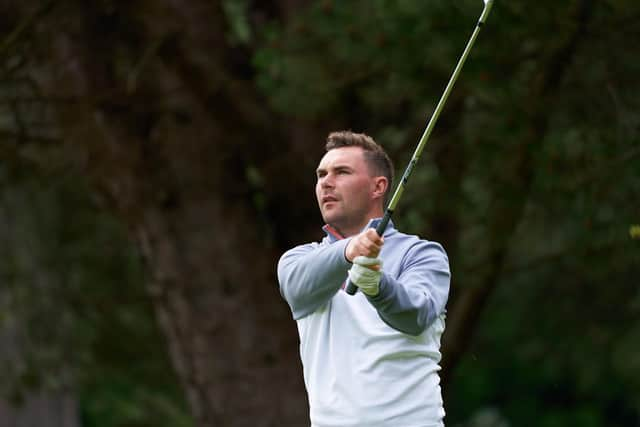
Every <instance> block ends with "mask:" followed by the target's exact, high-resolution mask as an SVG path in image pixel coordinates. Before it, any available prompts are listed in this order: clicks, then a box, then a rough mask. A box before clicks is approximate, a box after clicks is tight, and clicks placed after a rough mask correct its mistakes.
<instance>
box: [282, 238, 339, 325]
mask: <svg viewBox="0 0 640 427" xmlns="http://www.w3.org/2000/svg"><path fill="white" fill-rule="evenodd" d="M349 240H350V239H343V240H339V241H337V242H335V243H332V244H326V245H322V244H317V243H310V244H307V245H301V246H297V247H295V248H293V249H291V250H289V251H287V252H285V254H284V255H282V257H281V258H280V261H279V262H278V282H279V284H280V293H281V294H282V297H283V298H284V299H285V300H286V301H287V303H288V304H289V307H290V308H291V312H292V313H293V318H294V319H296V320H298V319H300V318H302V317H305V316H308V315H309V314H311V313H313V312H314V311H316V310H317V309H318V308H319V307H321V306H322V305H324V304H325V303H326V302H327V301H328V300H329V299H330V298H331V297H333V295H335V293H336V292H337V291H338V290H339V289H340V287H341V286H342V283H343V282H344V281H345V280H346V277H347V270H348V269H349V267H351V263H350V262H349V261H347V259H346V258H345V256H344V250H345V248H346V246H347V243H348V242H349Z"/></svg>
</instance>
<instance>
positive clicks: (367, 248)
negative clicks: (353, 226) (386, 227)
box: [344, 228, 384, 270]
mask: <svg viewBox="0 0 640 427" xmlns="http://www.w3.org/2000/svg"><path fill="white" fill-rule="evenodd" d="M383 244H384V239H383V238H382V237H380V236H378V233H376V230H375V229H374V228H368V229H366V230H365V231H363V232H362V233H360V234H358V235H356V236H354V237H352V238H351V241H350V242H349V243H348V244H347V247H346V249H345V251H344V256H345V258H347V261H349V262H353V260H354V259H355V258H356V257H358V256H364V257H367V258H377V257H378V254H379V253H380V249H382V245H383ZM371 269H372V270H376V269H379V266H378V265H373V266H371Z"/></svg>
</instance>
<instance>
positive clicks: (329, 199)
mask: <svg viewBox="0 0 640 427" xmlns="http://www.w3.org/2000/svg"><path fill="white" fill-rule="evenodd" d="M320 201H321V202H322V204H323V205H324V204H327V203H331V202H337V201H338V199H337V198H336V197H334V196H322V198H321V199H320Z"/></svg>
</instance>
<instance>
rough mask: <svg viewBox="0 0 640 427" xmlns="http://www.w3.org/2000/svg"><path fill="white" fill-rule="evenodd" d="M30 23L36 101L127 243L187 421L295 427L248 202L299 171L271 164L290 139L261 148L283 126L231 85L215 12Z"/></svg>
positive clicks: (282, 342)
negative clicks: (126, 234) (124, 229)
mask: <svg viewBox="0 0 640 427" xmlns="http://www.w3.org/2000/svg"><path fill="white" fill-rule="evenodd" d="M35 25H36V27H35V28H36V31H35V32H34V33H33V34H32V35H33V36H34V40H35V41H36V43H35V46H34V47H33V49H34V50H35V55H36V57H40V58H44V59H43V60H42V62H34V63H33V64H31V67H32V68H31V74H32V76H34V77H35V78H37V81H38V86H39V87H40V88H41V90H42V91H43V95H44V96H45V97H47V98H50V99H59V98H65V99H69V98H71V99H72V102H67V103H64V104H60V105H55V113H56V115H57V117H58V120H59V123H60V126H61V132H62V135H63V136H64V138H63V140H64V144H65V146H64V147H63V148H64V150H65V153H66V155H67V156H69V157H71V158H73V159H74V160H75V165H76V166H77V168H78V169H79V170H81V171H82V172H83V173H84V174H85V175H86V176H87V177H88V178H89V179H90V181H91V182H92V183H93V185H94V187H95V188H96V189H97V194H98V195H99V196H100V198H101V202H102V203H104V205H105V207H107V208H108V209H110V210H111V211H112V212H114V213H115V214H116V215H117V216H118V217H119V218H120V219H121V220H122V221H123V222H124V223H126V224H127V225H128V227H129V229H130V230H131V235H132V238H133V239H134V240H135V241H136V242H137V243H138V244H139V245H140V248H141V252H142V254H143V255H144V259H145V261H146V263H147V266H148V271H149V286H148V288H149V294H150V296H151V298H152V299H153V303H154V307H155V311H156V314H157V318H158V321H159V323H160V325H161V327H162V330H163V332H164V334H165V336H166V340H167V345H168V347H169V349H170V353H171V357H172V360H173V364H174V366H175V369H176V370H177V372H178V374H179V378H180V379H181V381H182V384H183V386H184V388H185V390H186V394H187V398H188V402H189V405H190V408H191V411H192V413H193V415H194V418H195V420H196V423H197V425H198V426H298V425H304V424H306V423H307V422H308V421H307V420H308V405H307V402H306V393H305V391H304V385H303V382H302V371H301V366H300V362H299V359H298V352H297V346H298V342H297V333H296V330H295V322H294V321H293V320H292V318H291V314H290V312H289V309H288V307H287V306H286V304H285V303H284V301H283V300H282V299H281V298H280V295H279V292H278V288H277V280H276V276H275V268H276V266H275V264H276V261H277V257H278V255H279V252H280V251H281V248H277V247H276V246H274V244H273V232H274V231H273V230H268V229H266V228H263V227H262V226H261V222H260V220H259V218H260V215H265V214H268V207H265V206H264V204H263V203H261V202H260V201H259V200H257V199H256V197H257V196H259V195H260V194H259V193H261V192H265V193H268V192H270V191H271V192H273V193H274V194H278V191H277V190H273V191H272V190H270V189H269V188H265V186H266V185H267V184H264V182H262V181H266V182H270V180H272V181H273V182H287V181H288V182H291V183H292V185H293V186H295V185H296V184H295V183H296V182H297V183H304V182H306V180H305V179H299V180H298V179H296V174H302V173H303V172H308V171H302V170H300V169H295V170H282V169H278V168H274V164H275V165H278V164H281V163H282V159H280V158H279V157H280V156H281V155H282V153H286V152H287V150H288V149H289V148H290V147H289V145H288V144H289V143H288V141H287V140H286V138H284V137H283V139H282V141H281V143H274V142H273V141H269V143H268V144H267V143H265V142H264V141H261V139H260V138H262V137H264V135H286V134H287V133H286V132H285V131H283V130H282V129H281V128H284V126H285V125H286V124H285V123H279V122H278V120H277V119H276V118H274V117H273V116H272V115H270V114H269V113H268V110H267V109H265V108H264V107H263V106H262V105H261V102H260V98H259V96H258V95H257V91H256V90H255V89H254V88H253V87H252V83H251V80H250V79H249V78H247V76H243V73H251V69H250V67H248V66H247V63H248V61H249V59H248V58H246V55H245V54H243V52H242V51H241V50H238V49H232V48H230V47H229V46H227V42H226V40H225V32H226V31H227V28H226V24H225V19H224V17H223V14H222V10H221V8H220V5H218V4H216V3H215V2H208V1H193V2H189V3H188V4H183V3H182V2H177V1H172V0H166V1H162V2H151V1H149V2H135V4H128V5H126V6H117V8H116V7H114V8H109V6H108V5H107V4H106V3H105V4H103V5H102V6H100V7H96V5H95V4H85V3H84V2H66V3H65V4H64V5H57V6H55V7H54V8H53V11H51V12H50V13H49V14H48V15H47V17H46V18H44V19H42V20H40V21H39V22H37V23H36V24H35ZM270 150H273V151H271V152H270ZM294 153H298V154H299V153H300V150H297V151H295V152H294ZM271 159H273V161H272V160H271ZM269 162H271V163H269ZM284 164H296V162H288V161H285V162H284ZM264 173H267V174H272V175H271V176H262V175H261V174H264ZM285 180H286V181H285ZM298 185H299V184H298ZM309 191H310V190H309ZM309 194H310V195H311V194H312V193H311V192H310V193H309ZM286 217H287V216H286V215H285V216H284V218H285V219H286Z"/></svg>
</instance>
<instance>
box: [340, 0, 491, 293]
mask: <svg viewBox="0 0 640 427" xmlns="http://www.w3.org/2000/svg"><path fill="white" fill-rule="evenodd" d="M492 4H493V0H485V2H484V9H483V10H482V14H481V15H480V19H478V23H477V24H476V27H475V29H474V30H473V34H471V38H470V39H469V41H468V42H467V46H466V47H465V48H464V51H463V52H462V56H461V57H460V59H459V60H458V63H457V64H456V68H455V69H454V70H453V73H452V74H451V77H450V78H449V83H447V87H446V88H445V89H444V93H443V94H442V96H441V97H440V101H439V102H438V105H437V106H436V109H435V111H434V112H433V114H432V115H431V119H430V120H429V123H428V124H427V128H426V129H425V130H424V132H423V134H422V137H421V138H420V141H419V142H418V146H417V147H416V150H415V151H414V153H413V156H412V157H411V161H410V162H409V164H408V165H407V168H406V169H405V171H404V174H403V175H402V179H401V180H400V182H399V183H398V185H397V187H396V190H395V192H394V193H393V197H392V198H391V201H390V202H389V204H388V205H387V209H386V211H385V213H384V216H383V217H382V220H381V221H380V223H379V224H378V226H377V227H376V233H378V235H379V236H382V235H383V234H384V230H385V229H386V228H387V224H388V223H389V220H390V219H391V215H393V212H394V211H395V209H396V206H397V205H398V202H399V201H400V197H402V193H403V192H404V189H405V187H406V185H407V181H408V180H409V176H410V175H411V173H412V172H413V168H414V167H415V165H416V163H418V159H419V158H420V155H421V154H422V150H423V149H424V146H425V145H426V143H427V140H428V139H429V135H431V131H433V128H434V127H435V124H436V121H437V120H438V117H439V116H440V113H441V112H442V109H443V108H444V104H445V102H447V98H449V94H450V93H451V89H453V85H454V84H455V82H456V80H457V79H458V75H459V74H460V71H461V70H462V66H463V65H464V62H465V61H466V60H467V56H468V55H469V52H470V51H471V48H472V47H473V44H474V43H475V41H476V37H478V33H479V32H480V28H482V25H483V24H484V22H485V21H486V19H487V16H488V15H489V12H490V10H491V5H492ZM357 290H358V287H357V286H356V285H354V284H353V283H351V281H350V280H349V279H347V286H346V291H347V293H348V294H349V295H353V294H355V293H356V291H357Z"/></svg>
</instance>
